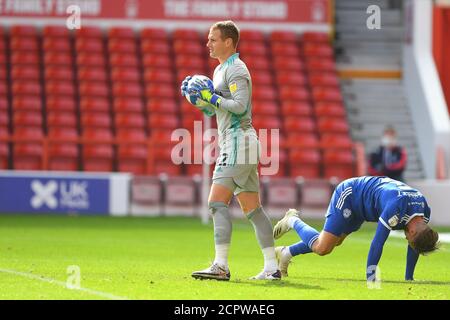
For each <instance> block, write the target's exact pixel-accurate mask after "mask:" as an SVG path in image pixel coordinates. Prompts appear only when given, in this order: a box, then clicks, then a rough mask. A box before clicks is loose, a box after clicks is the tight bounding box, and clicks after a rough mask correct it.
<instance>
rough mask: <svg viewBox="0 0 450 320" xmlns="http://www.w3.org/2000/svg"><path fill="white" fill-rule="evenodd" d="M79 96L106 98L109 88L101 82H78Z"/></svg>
mask: <svg viewBox="0 0 450 320" xmlns="http://www.w3.org/2000/svg"><path fill="white" fill-rule="evenodd" d="M78 89H79V92H80V95H81V96H90V97H108V96H109V86H108V85H107V84H106V83H102V82H88V81H84V82H80V85H79V87H78Z"/></svg>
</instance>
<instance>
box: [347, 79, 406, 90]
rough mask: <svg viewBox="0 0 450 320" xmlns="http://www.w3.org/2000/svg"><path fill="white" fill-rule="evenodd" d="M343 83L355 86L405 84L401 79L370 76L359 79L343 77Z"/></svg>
mask: <svg viewBox="0 0 450 320" xmlns="http://www.w3.org/2000/svg"><path fill="white" fill-rule="evenodd" d="M341 84H342V85H346V86H355V87H367V88H372V87H373V86H379V85H388V86H403V81H402V80H401V79H370V78H358V79H342V80H341Z"/></svg>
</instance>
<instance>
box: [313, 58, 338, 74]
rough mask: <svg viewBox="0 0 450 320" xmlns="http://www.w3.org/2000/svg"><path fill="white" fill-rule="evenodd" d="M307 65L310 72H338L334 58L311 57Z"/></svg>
mask: <svg viewBox="0 0 450 320" xmlns="http://www.w3.org/2000/svg"><path fill="white" fill-rule="evenodd" d="M306 67H307V69H308V71H309V72H313V71H326V72H336V64H335V62H334V60H332V59H328V58H309V59H307V60H306Z"/></svg>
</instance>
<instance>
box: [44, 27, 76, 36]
mask: <svg viewBox="0 0 450 320" xmlns="http://www.w3.org/2000/svg"><path fill="white" fill-rule="evenodd" d="M42 33H43V35H44V38H68V37H69V36H70V31H69V29H67V28H66V27H60V26H45V27H44V28H43V29H42Z"/></svg>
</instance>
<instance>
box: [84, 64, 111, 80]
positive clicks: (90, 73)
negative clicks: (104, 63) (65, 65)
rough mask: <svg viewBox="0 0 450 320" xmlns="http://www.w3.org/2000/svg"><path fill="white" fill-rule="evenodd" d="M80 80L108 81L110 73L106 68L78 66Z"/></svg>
mask: <svg viewBox="0 0 450 320" xmlns="http://www.w3.org/2000/svg"><path fill="white" fill-rule="evenodd" d="M78 80H80V81H107V80H108V75H107V73H106V70H105V69H104V68H95V67H81V68H78Z"/></svg>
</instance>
